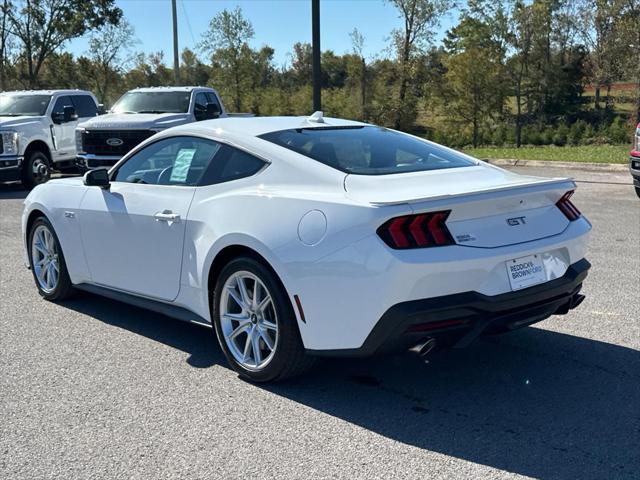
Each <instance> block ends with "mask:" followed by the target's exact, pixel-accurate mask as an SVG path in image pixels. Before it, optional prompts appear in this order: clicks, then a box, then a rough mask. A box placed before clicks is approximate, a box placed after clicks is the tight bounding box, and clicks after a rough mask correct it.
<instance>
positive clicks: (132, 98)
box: [111, 92, 191, 113]
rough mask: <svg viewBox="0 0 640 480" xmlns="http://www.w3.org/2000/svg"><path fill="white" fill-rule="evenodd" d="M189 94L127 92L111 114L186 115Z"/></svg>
mask: <svg viewBox="0 0 640 480" xmlns="http://www.w3.org/2000/svg"><path fill="white" fill-rule="evenodd" d="M190 100H191V93H190V92H129V93H125V94H124V95H123V96H122V97H120V100H118V101H117V102H116V104H115V105H114V106H113V108H112V109H111V112H113V113H187V112H188V111H189V101H190Z"/></svg>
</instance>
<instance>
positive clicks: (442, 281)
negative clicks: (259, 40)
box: [22, 112, 591, 381]
mask: <svg viewBox="0 0 640 480" xmlns="http://www.w3.org/2000/svg"><path fill="white" fill-rule="evenodd" d="M575 188H576V185H575V184H574V182H573V181H571V180H568V179H562V178H560V179H558V178H555V179H548V178H538V177H531V176H522V175H517V174H515V173H510V172H508V171H505V170H503V169H500V168H497V167H495V166H491V165H488V164H486V163H483V162H481V161H479V160H476V159H474V158H471V157H469V156H467V155H464V154H461V153H459V152H456V151H454V150H451V149H448V148H445V147H442V146H439V145H437V144H434V143H431V142H428V141H425V140H422V139H420V138H416V137H413V136H411V135H407V134H404V133H400V132H397V131H394V130H389V129H386V128H381V127H377V126H374V125H369V124H365V123H360V122H354V121H347V120H340V119H334V118H323V117H322V114H321V113H320V112H317V113H316V114H314V115H312V116H311V117H308V118H307V117H272V118H259V117H256V118H224V119H217V120H210V121H203V122H199V123H195V124H189V125H184V126H180V127H176V128H172V129H169V130H166V131H164V132H161V133H158V134H156V135H155V136H153V137H152V138H150V139H148V140H147V141H145V142H144V143H142V144H140V145H139V146H138V147H137V148H135V149H134V150H133V151H131V152H130V153H129V154H128V155H127V156H125V157H124V158H123V159H122V160H120V161H119V162H118V163H117V164H116V165H115V166H114V167H113V168H111V170H109V171H108V172H107V171H106V170H94V171H90V172H88V173H87V174H86V175H85V176H84V178H64V179H59V180H52V181H49V182H47V183H46V184H43V185H39V186H38V187H36V188H35V189H34V190H33V191H32V192H31V193H30V194H29V196H28V197H27V199H26V200H25V209H24V215H23V219H22V227H23V232H24V241H25V246H26V252H27V255H26V257H27V261H28V265H29V267H30V268H31V270H32V271H33V276H34V279H35V282H36V286H37V288H38V290H39V292H40V294H41V295H42V296H43V297H44V298H46V299H48V300H54V301H58V300H62V299H64V298H65V297H67V296H68V295H69V294H71V293H72V292H73V290H74V289H81V290H87V291H89V292H94V293H97V294H101V295H104V296H107V297H111V298H113V299H116V300H120V301H124V302H129V303H132V304H135V305H138V306H141V307H144V308H148V309H151V310H154V311H157V312H160V313H163V314H166V315H169V316H172V317H176V318H179V319H182V320H187V321H192V322H196V323H200V324H204V325H212V326H213V328H214V331H215V334H216V336H217V338H218V341H219V343H220V346H221V347H222V349H223V351H224V353H225V355H226V357H227V359H228V361H229V363H230V364H231V365H232V366H233V368H234V369H236V370H237V371H238V372H239V373H240V374H241V375H243V376H244V377H247V378H249V379H251V380H254V381H271V380H277V379H282V378H286V377H290V376H292V375H295V374H298V373H300V372H302V371H303V370H304V369H305V368H307V367H308V366H309V365H310V364H311V363H312V360H313V358H314V357H316V356H320V355H346V356H365V355H372V354H377V353H382V352H390V351H397V350H402V349H407V348H415V349H416V350H418V351H422V352H423V353H424V352H426V351H427V350H430V349H431V348H433V347H434V345H437V346H438V347H461V346H465V345H467V344H469V343H470V342H472V341H473V340H474V339H475V338H477V337H478V336H479V335H482V334H487V333H498V332H503V331H509V330H513V329H515V328H518V327H522V326H526V325H530V324H532V323H534V322H537V321H540V320H543V319H545V318H547V317H549V316H550V315H554V314H556V315H558V314H565V313H567V312H568V311H569V310H571V309H573V308H575V307H576V306H577V305H578V304H579V303H580V302H581V301H582V300H583V298H584V297H583V296H582V295H580V294H579V291H580V288H581V286H582V282H583V280H584V279H585V277H586V276H587V271H588V269H589V267H590V265H589V262H588V261H587V260H585V258H584V256H585V250H586V244H587V237H588V233H589V231H590V229H591V225H590V224H589V222H588V221H587V220H586V219H585V218H584V217H583V216H582V215H581V214H580V212H579V211H578V210H577V209H576V207H575V206H574V205H573V204H572V203H571V201H570V197H571V194H572V193H573V191H574V189H575Z"/></svg>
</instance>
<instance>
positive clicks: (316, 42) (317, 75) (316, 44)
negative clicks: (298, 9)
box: [311, 0, 322, 112]
mask: <svg viewBox="0 0 640 480" xmlns="http://www.w3.org/2000/svg"><path fill="white" fill-rule="evenodd" d="M311 36H312V42H311V44H312V47H311V48H312V56H313V62H312V64H313V111H314V112H317V111H318V110H322V102H321V98H320V82H321V80H322V77H321V70H320V0H311Z"/></svg>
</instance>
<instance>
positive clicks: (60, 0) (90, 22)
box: [7, 0, 122, 87]
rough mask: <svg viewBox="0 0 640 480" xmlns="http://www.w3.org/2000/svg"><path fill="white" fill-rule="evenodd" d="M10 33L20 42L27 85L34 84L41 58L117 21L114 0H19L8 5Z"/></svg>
mask: <svg viewBox="0 0 640 480" xmlns="http://www.w3.org/2000/svg"><path fill="white" fill-rule="evenodd" d="M7 14H8V23H9V28H10V31H11V34H12V35H13V36H14V37H15V38H16V39H17V40H18V41H19V42H20V49H21V55H22V57H23V59H24V60H25V63H26V66H27V71H26V72H25V77H26V80H27V83H28V86H29V87H36V86H37V85H38V75H39V74H40V70H41V69H42V66H43V64H44V62H45V61H46V60H47V59H48V58H49V57H50V56H51V55H52V54H53V53H54V52H55V51H56V50H57V49H59V48H60V47H62V46H63V45H64V44H65V43H66V42H67V41H69V40H71V39H74V38H78V37H81V36H82V35H84V34H85V33H86V32H87V31H89V30H91V29H93V28H98V27H101V26H103V25H105V24H112V25H115V24H117V23H118V22H119V21H120V17H121V16H122V10H120V9H119V8H118V7H116V6H115V1H114V0H23V1H19V2H17V3H16V5H15V6H14V7H13V8H11V9H9V10H8V12H7Z"/></svg>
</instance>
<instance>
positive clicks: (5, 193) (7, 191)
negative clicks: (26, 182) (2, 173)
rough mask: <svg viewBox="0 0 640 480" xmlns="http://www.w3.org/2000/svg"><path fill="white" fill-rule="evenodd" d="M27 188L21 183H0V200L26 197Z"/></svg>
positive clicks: (27, 193)
mask: <svg viewBox="0 0 640 480" xmlns="http://www.w3.org/2000/svg"><path fill="white" fill-rule="evenodd" d="M27 195H29V190H25V188H24V187H23V186H22V184H21V183H16V182H12V183H0V200H16V199H22V198H26V197H27Z"/></svg>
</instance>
